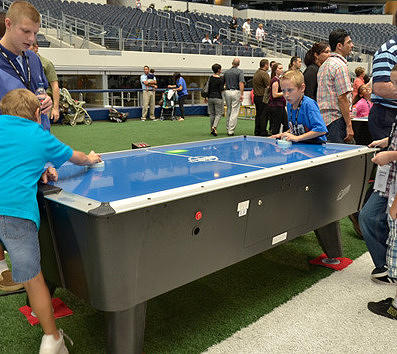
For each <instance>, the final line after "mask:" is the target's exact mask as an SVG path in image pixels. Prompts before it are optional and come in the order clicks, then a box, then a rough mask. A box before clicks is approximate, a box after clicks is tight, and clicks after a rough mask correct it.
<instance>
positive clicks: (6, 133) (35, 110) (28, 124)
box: [0, 89, 101, 354]
mask: <svg viewBox="0 0 397 354" xmlns="http://www.w3.org/2000/svg"><path fill="white" fill-rule="evenodd" d="M0 109H1V112H2V113H3V115H1V116H0V152H1V154H0V185H1V188H0V241H1V242H2V243H3V244H4V246H5V247H6V249H7V251H8V254H9V256H10V259H11V263H12V265H13V272H12V276H13V280H14V281H15V282H17V283H22V284H23V286H24V287H25V289H26V292H27V294H28V297H29V301H30V304H31V307H32V310H33V311H34V312H35V313H36V315H37V317H38V318H39V320H40V324H41V326H42V328H43V330H44V333H45V334H44V336H43V339H42V342H41V346H40V353H43V354H44V353H68V351H67V349H66V346H65V343H64V340H63V333H62V330H60V331H58V330H57V328H56V325H55V319H54V315H53V309H52V304H51V297H50V294H49V292H48V288H47V286H46V284H45V281H44V278H43V275H42V273H41V270H40V248H39V242H38V234H37V233H38V228H39V226H40V215H39V209H38V204H37V200H36V194H37V183H38V181H39V179H40V177H41V175H42V173H43V170H44V166H45V164H46V163H47V162H51V163H52V164H53V165H54V166H55V167H59V166H61V165H62V164H63V163H64V162H66V161H68V160H69V161H70V162H72V163H75V164H78V165H92V164H95V163H97V162H100V161H101V157H100V156H99V155H98V154H96V153H95V152H93V151H91V152H90V154H89V155H86V154H84V153H82V152H79V151H73V150H72V149H71V148H70V147H69V146H67V145H65V144H63V143H62V142H60V141H59V140H58V139H56V138H55V137H54V136H53V135H51V134H50V133H49V132H47V131H45V130H44V129H43V128H42V126H41V125H40V102H39V100H38V98H37V97H36V96H35V95H34V94H33V93H32V92H30V91H29V90H27V89H17V90H13V91H10V92H9V93H7V94H6V95H5V96H4V97H3V99H2V100H1V102H0ZM49 177H50V179H56V174H50V176H49Z"/></svg>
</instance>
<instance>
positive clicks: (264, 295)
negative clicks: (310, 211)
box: [0, 117, 366, 354]
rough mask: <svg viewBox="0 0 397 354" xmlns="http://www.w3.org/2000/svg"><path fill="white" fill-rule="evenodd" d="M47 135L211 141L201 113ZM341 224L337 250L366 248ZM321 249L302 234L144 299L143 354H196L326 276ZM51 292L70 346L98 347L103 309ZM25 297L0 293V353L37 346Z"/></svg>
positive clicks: (98, 145)
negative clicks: (62, 311)
mask: <svg viewBox="0 0 397 354" xmlns="http://www.w3.org/2000/svg"><path fill="white" fill-rule="evenodd" d="M253 129H254V122H253V121H243V120H241V121H240V120H239V122H238V127H237V129H236V134H237V135H240V134H241V135H245V134H246V135H251V134H252V133H253ZM53 133H54V134H55V135H56V136H57V137H58V138H60V139H61V140H62V141H64V142H65V143H67V144H70V145H71V146H72V147H74V148H75V149H79V150H82V151H85V152H88V151H89V150H91V149H94V150H95V151H98V152H106V151H115V150H125V149H129V148H130V147H131V142H133V141H144V142H146V143H148V144H150V145H164V144H171V143H178V142H185V141H193V140H204V139H216V138H214V137H212V136H210V135H209V122H208V118H206V117H188V118H187V119H186V120H185V121H184V122H172V121H165V122H160V121H157V122H141V121H133V120H130V121H128V122H127V123H124V124H115V123H108V122H97V123H94V124H93V125H92V126H77V127H69V126H65V127H64V126H56V127H54V128H53ZM219 133H220V135H219V137H225V136H226V131H225V127H224V121H222V122H221V126H220V127H219ZM341 227H342V237H343V246H344V256H346V257H349V258H352V259H355V258H357V257H358V256H360V255H361V254H363V253H364V252H365V251H366V246H365V244H364V242H363V241H362V240H360V239H358V238H357V237H356V236H355V233H354V231H353V228H352V226H351V224H350V221H349V220H348V219H344V220H342V223H341ZM320 253H321V249H320V247H319V246H318V244H317V241H316V238H315V236H314V233H309V234H307V235H304V236H302V237H300V238H298V239H295V240H293V241H291V242H288V243H286V244H282V245H280V246H278V247H276V248H273V249H271V250H269V251H266V252H264V253H262V254H259V255H257V256H255V257H252V258H250V259H248V260H245V261H243V262H240V263H238V264H236V265H233V266H231V267H228V268H226V269H223V270H221V271H219V272H216V273H213V274H211V275H209V276H207V277H204V278H202V279H199V280H197V281H195V282H192V283H190V284H187V285H185V286H183V287H180V288H178V289H175V290H173V291H170V292H168V293H166V294H163V295H161V296H159V297H157V298H154V299H151V300H150V301H149V302H148V308H147V321H146V331H145V348H144V351H145V353H147V354H148V353H199V352H201V351H203V350H205V349H206V348H208V347H209V346H211V345H213V344H215V343H217V342H219V341H221V340H223V339H226V338H227V337H229V336H230V335H232V334H233V333H235V332H236V331H237V330H239V329H240V328H242V327H245V326H247V325H249V324H251V323H252V322H254V321H255V320H257V319H258V318H260V317H261V316H263V315H264V314H266V313H268V312H270V311H272V309H274V308H275V307H277V306H279V305H280V304H282V303H284V302H286V301H288V300H289V299H291V298H292V297H293V296H295V295H297V294H299V293H300V292H302V291H304V290H305V289H307V288H308V287H310V286H311V285H313V284H314V283H316V282H317V281H318V280H320V279H322V278H324V277H326V276H328V275H329V274H331V273H332V271H331V270H329V269H326V268H322V267H318V266H313V265H310V264H309V262H308V261H309V260H310V259H313V258H315V257H317V256H318V255H319V254H320ZM109 281H110V282H111V281H112V280H111V279H109ZM56 296H59V297H61V299H62V300H63V301H64V302H65V303H66V304H67V305H68V306H69V307H70V308H71V309H72V310H73V311H74V315H73V316H71V317H66V318H63V319H59V320H57V324H58V326H59V327H61V328H63V329H64V331H65V332H66V333H67V334H68V335H69V336H70V337H71V338H72V339H73V341H74V342H75V345H74V347H73V348H71V350H70V352H71V353H105V350H104V346H105V332H104V320H103V315H102V313H100V312H98V311H96V310H94V309H93V308H91V307H90V306H89V305H87V304H86V303H85V302H83V301H81V300H79V299H78V298H76V297H75V296H73V295H72V294H71V293H69V292H68V291H66V290H63V289H58V290H57V292H56ZM25 302H26V298H25V295H24V294H20V295H13V296H8V297H0V353H10V354H15V353H18V354H25V353H26V354H28V353H29V354H30V353H32V352H37V351H38V347H39V345H40V340H41V336H42V332H41V329H40V327H39V326H35V327H31V326H30V325H29V324H28V323H27V321H26V320H25V318H24V317H23V316H22V314H20V313H19V312H18V308H19V307H21V306H24V305H25Z"/></svg>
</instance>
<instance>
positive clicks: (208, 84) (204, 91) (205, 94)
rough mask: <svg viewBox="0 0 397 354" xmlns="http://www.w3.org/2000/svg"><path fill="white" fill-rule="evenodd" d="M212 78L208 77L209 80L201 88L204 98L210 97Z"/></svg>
mask: <svg viewBox="0 0 397 354" xmlns="http://www.w3.org/2000/svg"><path fill="white" fill-rule="evenodd" d="M210 78H211V76H210V77H209V78H208V80H207V82H206V83H205V85H204V87H203V88H202V89H201V97H202V98H208V93H209V86H210Z"/></svg>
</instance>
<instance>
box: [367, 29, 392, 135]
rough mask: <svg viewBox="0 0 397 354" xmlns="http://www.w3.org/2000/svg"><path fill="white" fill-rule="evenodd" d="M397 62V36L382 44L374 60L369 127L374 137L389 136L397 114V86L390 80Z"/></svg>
mask: <svg viewBox="0 0 397 354" xmlns="http://www.w3.org/2000/svg"><path fill="white" fill-rule="evenodd" d="M395 64H397V36H394V37H393V38H391V39H390V40H389V41H387V42H386V43H384V44H382V46H381V47H380V49H379V50H378V51H377V52H376V53H375V55H374V60H373V69H372V75H373V79H372V82H373V91H372V97H371V101H372V102H373V103H374V105H373V107H372V109H371V111H370V113H369V116H368V128H369V132H370V133H371V135H372V138H373V139H376V140H378V139H383V138H385V137H386V136H389V134H390V131H391V127H392V125H393V122H394V120H395V118H396V115H397V88H396V87H394V86H393V84H392V83H391V82H390V72H391V69H392V68H393V66H394V65H395Z"/></svg>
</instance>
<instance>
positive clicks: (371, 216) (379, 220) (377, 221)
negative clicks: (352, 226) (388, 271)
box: [358, 191, 389, 268]
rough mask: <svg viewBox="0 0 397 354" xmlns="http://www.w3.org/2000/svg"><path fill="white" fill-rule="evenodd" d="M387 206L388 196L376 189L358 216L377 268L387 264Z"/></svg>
mask: <svg viewBox="0 0 397 354" xmlns="http://www.w3.org/2000/svg"><path fill="white" fill-rule="evenodd" d="M386 208H387V198H386V197H381V196H380V195H379V192H376V191H374V192H373V193H372V194H371V196H370V198H369V199H368V200H367V202H366V203H365V205H364V207H363V208H362V209H361V211H360V215H359V217H358V222H359V224H360V229H361V232H362V234H363V237H364V240H365V243H366V244H367V247H368V251H369V253H370V254H371V257H372V260H373V262H374V264H375V267H377V268H381V267H384V266H385V265H386V251H387V244H386V240H387V238H388V237H389V226H388V224H387V215H386Z"/></svg>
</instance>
